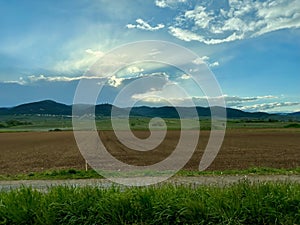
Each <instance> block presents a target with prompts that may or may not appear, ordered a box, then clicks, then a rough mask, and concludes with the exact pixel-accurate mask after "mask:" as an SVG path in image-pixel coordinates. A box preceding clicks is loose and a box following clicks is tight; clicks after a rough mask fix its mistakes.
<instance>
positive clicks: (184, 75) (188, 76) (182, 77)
mask: <svg viewBox="0 0 300 225" xmlns="http://www.w3.org/2000/svg"><path fill="white" fill-rule="evenodd" d="M180 78H181V79H182V80H188V79H191V76H190V75H188V74H182V76H181V77H180Z"/></svg>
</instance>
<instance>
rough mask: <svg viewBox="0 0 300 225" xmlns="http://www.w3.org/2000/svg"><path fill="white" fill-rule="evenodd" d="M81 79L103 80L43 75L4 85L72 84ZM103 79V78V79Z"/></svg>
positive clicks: (87, 77) (21, 78) (22, 78)
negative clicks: (43, 82) (42, 82)
mask: <svg viewBox="0 0 300 225" xmlns="http://www.w3.org/2000/svg"><path fill="white" fill-rule="evenodd" d="M81 79H101V78H100V77H96V76H94V77H91V76H77V77H67V76H45V75H43V74H41V75H39V76H36V75H31V76H28V77H26V78H24V77H20V78H19V80H16V81H4V82H3V83H15V84H20V85H27V84H33V83H37V82H40V81H45V82H72V81H79V80H81ZM102 79H103V78H102Z"/></svg>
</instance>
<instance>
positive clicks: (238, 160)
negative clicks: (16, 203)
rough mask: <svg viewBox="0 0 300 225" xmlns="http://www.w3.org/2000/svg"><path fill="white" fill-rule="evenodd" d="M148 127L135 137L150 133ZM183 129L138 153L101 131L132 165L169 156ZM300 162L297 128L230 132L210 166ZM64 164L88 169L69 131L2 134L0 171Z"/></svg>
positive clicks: (195, 160) (194, 164)
mask: <svg viewBox="0 0 300 225" xmlns="http://www.w3.org/2000/svg"><path fill="white" fill-rule="evenodd" d="M147 135H148V132H147V131H136V136H139V137H147ZM179 135H180V131H168V134H167V136H166V138H165V141H164V142H163V143H162V144H161V145H159V147H158V148H157V149H154V150H151V151H148V152H138V151H134V150H130V149H128V148H126V147H125V146H123V145H122V144H121V143H119V141H118V140H117V139H116V137H115V136H114V133H113V132H112V131H101V132H100V137H101V140H102V142H103V143H104V144H105V145H106V147H107V149H108V150H109V151H110V152H111V154H112V155H113V156H115V157H116V158H118V159H119V160H122V161H124V162H127V163H129V164H133V165H150V164H153V163H156V162H159V161H160V160H162V159H164V158H165V157H167V156H168V155H169V154H170V153H171V152H172V150H173V149H174V147H175V146H176V144H177V141H178V137H179ZM208 137H209V131H201V136H200V141H199V144H198V148H197V149H196V151H195V153H194V155H193V157H192V158H191V159H190V161H189V162H188V163H187V165H186V166H185V169H189V170H197V168H198V165H199V162H200V159H201V155H202V153H203V150H204V148H205V146H206V144H207V140H208ZM299 166H300V132H299V130H297V129H277V130H276V129H275V130H268V129H256V130H255V129H253V130H251V129H249V130H228V131H227V132H226V136H225V140H224V143H223V145H222V148H221V150H220V152H219V154H218V156H217V158H216V159H215V161H214V162H213V163H212V165H211V166H210V167H209V170H229V169H246V168H249V167H275V168H295V167H299ZM60 168H77V169H84V168H85V160H84V159H83V157H82V156H81V154H80V152H79V150H78V147H77V145H76V142H75V139H74V136H73V133H72V132H71V131H69V132H24V133H0V174H16V173H27V172H34V171H43V170H49V169H60Z"/></svg>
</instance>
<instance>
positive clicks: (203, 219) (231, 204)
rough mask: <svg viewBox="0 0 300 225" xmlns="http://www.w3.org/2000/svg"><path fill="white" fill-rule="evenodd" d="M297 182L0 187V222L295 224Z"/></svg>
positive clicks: (299, 201) (299, 197) (299, 215)
mask: <svg viewBox="0 0 300 225" xmlns="http://www.w3.org/2000/svg"><path fill="white" fill-rule="evenodd" d="M299 223H300V184H296V183H254V184H253V183H250V182H248V181H244V182H240V183H238V184H234V185H231V186H227V187H223V188H221V187H216V186H199V187H193V186H189V187H187V186H174V185H162V186H155V187H153V186H151V187H142V188H120V187H111V188H107V189H100V188H96V187H84V188H78V187H77V188H76V187H64V186H59V187H52V188H49V190H48V191H47V192H40V191H38V190H34V189H31V188H21V189H19V190H11V191H8V192H5V191H2V192H0V224H299Z"/></svg>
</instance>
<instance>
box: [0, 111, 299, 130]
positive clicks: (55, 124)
mask: <svg viewBox="0 0 300 225" xmlns="http://www.w3.org/2000/svg"><path fill="white" fill-rule="evenodd" d="M115 120H117V122H119V123H124V122H126V120H125V119H122V118H119V119H115ZM150 120H151V118H142V117H132V118H130V120H129V124H130V127H131V129H133V130H146V129H149V122H150ZM95 121H96V126H97V129H98V130H112V129H113V128H112V124H111V120H110V118H107V117H98V118H96V120H95ZM164 121H165V123H166V125H167V128H168V129H169V130H179V129H180V128H181V124H180V123H181V121H180V119H170V118H167V119H164ZM184 121H185V122H186V123H187V124H188V127H189V128H190V129H197V127H196V126H195V119H184ZM199 122H200V126H201V130H210V129H211V121H210V119H209V118H200V119H199ZM161 126H162V125H161V124H158V125H156V128H157V129H159V128H160V127H161ZM243 128H247V129H249V128H250V129H251V128H254V129H259V128H300V122H299V121H277V120H258V119H251V120H250V119H230V120H228V121H227V129H243ZM58 130H72V118H71V117H66V116H37V115H15V116H0V132H13V131H58Z"/></svg>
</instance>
